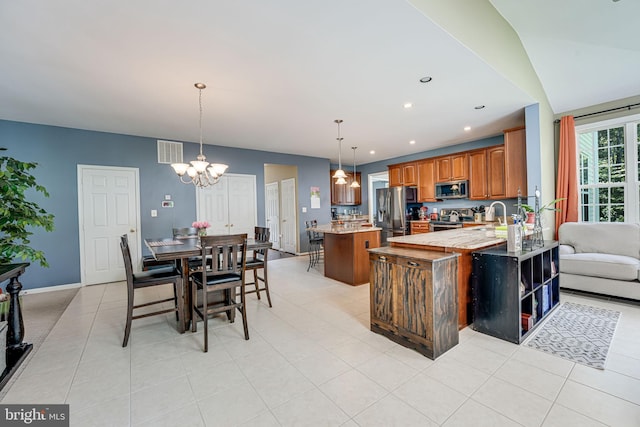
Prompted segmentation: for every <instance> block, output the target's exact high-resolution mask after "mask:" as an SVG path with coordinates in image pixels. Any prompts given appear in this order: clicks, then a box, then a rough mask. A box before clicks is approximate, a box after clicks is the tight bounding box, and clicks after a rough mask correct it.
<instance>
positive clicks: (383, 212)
mask: <svg viewBox="0 0 640 427" xmlns="http://www.w3.org/2000/svg"><path fill="white" fill-rule="evenodd" d="M406 213H407V201H406V196H405V190H404V187H390V188H379V189H377V190H376V218H375V221H376V225H377V226H378V227H380V228H382V232H381V243H382V244H385V243H386V242H387V238H388V237H392V236H403V235H404V234H405V233H406V230H407V218H406Z"/></svg>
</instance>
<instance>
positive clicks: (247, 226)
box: [196, 174, 258, 236]
mask: <svg viewBox="0 0 640 427" xmlns="http://www.w3.org/2000/svg"><path fill="white" fill-rule="evenodd" d="M196 212H197V216H198V221H208V222H209V223H210V224H211V227H209V229H208V230H207V233H208V234H209V235H221V234H239V233H247V234H248V235H249V236H253V234H254V227H255V226H256V224H257V218H258V212H257V208H256V177H255V175H241V174H228V175H224V176H222V178H220V180H219V181H218V183H217V184H216V185H213V186H210V187H207V188H200V189H198V190H197V192H196Z"/></svg>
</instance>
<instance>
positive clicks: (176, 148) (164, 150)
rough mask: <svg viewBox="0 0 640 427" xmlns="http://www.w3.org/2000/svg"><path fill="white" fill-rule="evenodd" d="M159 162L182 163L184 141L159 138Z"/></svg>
mask: <svg viewBox="0 0 640 427" xmlns="http://www.w3.org/2000/svg"><path fill="white" fill-rule="evenodd" d="M158 163H164V164H171V163H182V142H173V141H162V140H160V139H159V140H158Z"/></svg>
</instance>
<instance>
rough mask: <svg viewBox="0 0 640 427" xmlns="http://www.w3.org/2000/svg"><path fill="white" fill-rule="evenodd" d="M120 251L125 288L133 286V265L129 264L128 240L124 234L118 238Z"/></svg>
mask: <svg viewBox="0 0 640 427" xmlns="http://www.w3.org/2000/svg"><path fill="white" fill-rule="evenodd" d="M120 250H121V251H122V260H123V261H124V274H125V276H126V277H127V286H129V287H132V286H133V265H132V263H131V251H130V250H129V238H128V237H127V235H126V234H123V235H122V236H120Z"/></svg>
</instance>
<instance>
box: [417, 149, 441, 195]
mask: <svg viewBox="0 0 640 427" xmlns="http://www.w3.org/2000/svg"><path fill="white" fill-rule="evenodd" d="M416 166H417V170H418V202H420V203H422V202H435V201H436V184H435V182H436V162H435V160H434V159H426V160H421V161H419V162H417V163H416Z"/></svg>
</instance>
